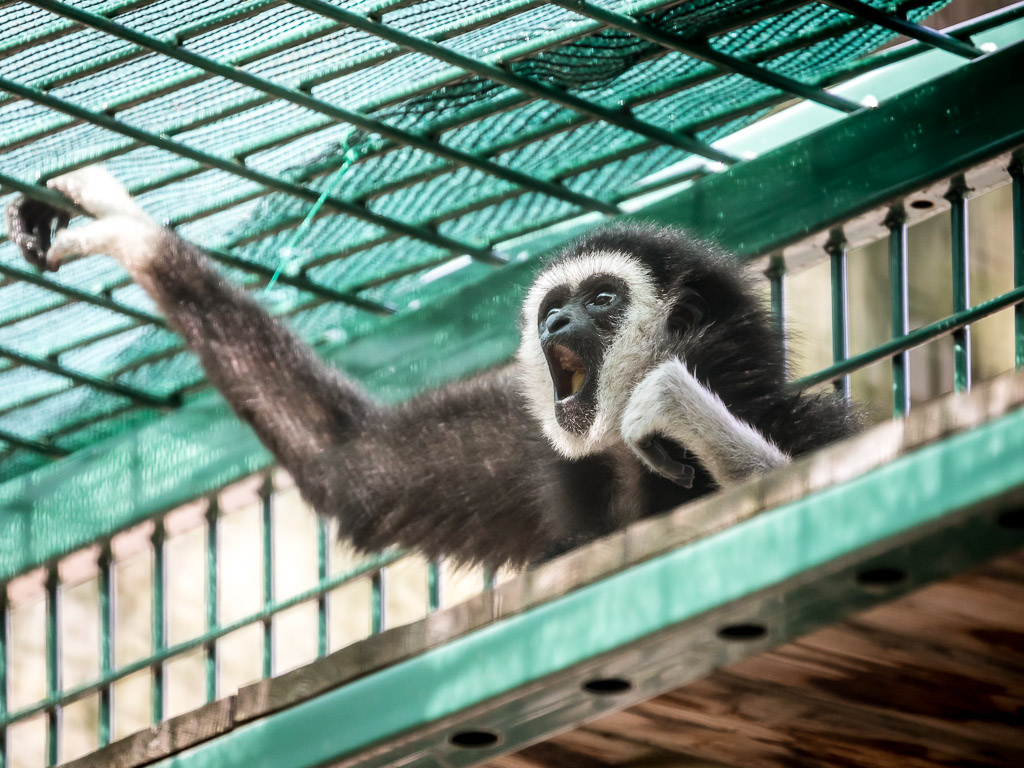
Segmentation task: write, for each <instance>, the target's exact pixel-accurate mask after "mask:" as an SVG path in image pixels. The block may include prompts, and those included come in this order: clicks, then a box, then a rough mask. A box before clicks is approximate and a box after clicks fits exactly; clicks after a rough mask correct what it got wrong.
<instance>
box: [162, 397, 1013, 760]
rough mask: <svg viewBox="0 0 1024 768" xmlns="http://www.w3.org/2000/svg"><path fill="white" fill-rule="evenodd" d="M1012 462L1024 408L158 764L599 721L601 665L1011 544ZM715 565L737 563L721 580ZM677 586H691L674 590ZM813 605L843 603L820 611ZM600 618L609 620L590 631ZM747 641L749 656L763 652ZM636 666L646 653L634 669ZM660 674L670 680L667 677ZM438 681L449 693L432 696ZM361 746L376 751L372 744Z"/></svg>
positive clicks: (401, 750)
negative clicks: (895, 567)
mask: <svg viewBox="0 0 1024 768" xmlns="http://www.w3.org/2000/svg"><path fill="white" fill-rule="evenodd" d="M1020 455H1024V410H1016V411H1012V412H1011V413H1009V414H1007V415H1006V416H1004V417H1002V418H1000V419H998V420H997V421H994V422H990V423H987V424H982V425H979V426H978V427H977V428H974V429H970V430H967V431H964V432H960V433H958V434H956V435H953V436H951V437H949V438H947V439H945V440H943V441H942V442H940V443H937V444H933V445H930V446H927V447H925V448H922V449H920V450H916V451H914V452H912V453H910V454H907V455H905V456H902V457H900V458H898V459H896V460H895V461H891V462H889V463H887V464H886V465H885V471H884V472H879V471H875V472H865V473H864V474H862V475H860V476H858V477H856V478H855V479H853V480H850V481H848V482H845V483H842V484H840V485H836V486H834V487H830V488H829V489H828V490H827V491H826V492H825V493H811V494H809V495H807V496H805V497H803V498H800V499H798V500H796V501H793V502H791V503H788V504H784V505H781V506H779V507H776V508H774V509H773V510H772V511H771V514H761V515H756V516H754V517H751V518H748V519H746V520H744V521H743V522H742V523H740V524H738V525H732V526H729V527H727V528H725V529H724V530H719V531H716V532H714V533H712V534H710V535H708V536H705V537H703V538H701V539H700V541H699V542H698V543H697V545H694V546H685V545H684V546H679V547H676V548H674V549H672V550H671V551H668V552H666V553H664V554H660V555H657V556H655V557H652V558H650V559H648V560H646V561H644V562H640V563H637V564H632V563H630V564H629V566H630V567H625V568H622V569H621V570H618V571H616V572H614V573H611V574H610V575H608V576H605V577H603V578H601V579H600V580H599V581H595V582H593V583H590V584H588V585H587V586H586V588H583V589H574V590H572V591H570V592H568V593H567V594H564V595H561V596H559V597H557V598H555V599H553V600H550V601H549V602H546V603H544V604H543V605H541V606H538V607H536V608H534V609H531V610H527V611H524V612H522V613H519V614H516V615H513V616H508V617H502V618H501V620H500V621H501V624H500V631H494V630H495V629H498V627H497V626H496V625H494V624H491V625H489V626H487V627H485V628H483V629H481V630H480V631H474V632H470V633H467V634H465V635H463V636H461V637H458V638H455V639H453V640H451V641H449V642H446V643H444V644H443V645H442V646H441V647H439V648H433V649H429V650H426V651H425V652H423V653H419V654H416V655H413V656H411V657H410V658H408V659H405V660H404V661H402V662H401V663H399V664H396V665H393V666H391V667H390V668H388V669H387V670H386V671H385V672H383V673H377V674H370V675H366V676H364V677H362V678H357V679H354V680H351V681H349V682H348V683H347V684H345V685H342V686H339V687H337V688H333V689H332V690H330V691H327V692H325V693H323V694H321V695H318V696H316V697H314V698H311V699H309V700H306V701H304V702H302V703H301V704H298V705H296V706H293V707H289V708H285V709H283V710H279V711H277V712H274V713H272V714H269V715H266V716H264V717H261V718H260V719H258V720H255V721H250V722H248V723H246V724H245V727H239V728H236V729H234V730H232V731H229V732H228V733H226V734H224V735H222V736H218V737H217V738H215V739H212V740H210V741H207V742H204V743H202V744H198V745H196V746H194V747H192V748H190V749H189V750H188V752H187V753H182V754H179V755H175V756H171V757H168V758H166V759H164V760H161V761H159V762H157V763H155V764H154V766H153V768H172V766H174V767H175V768H193V767H198V766H213V765H216V766H219V768H235V767H236V766H237V767H238V768H245V767H246V766H251V765H255V764H263V765H273V766H275V768H307V767H308V766H316V765H327V764H333V763H335V762H339V761H342V760H345V761H349V762H352V763H357V762H359V760H360V758H361V757H363V756H365V757H367V758H368V759H372V760H374V761H376V762H377V763H378V764H382V765H384V764H389V763H396V762H400V761H402V760H403V759H404V760H406V761H411V762H413V763H415V762H416V761H417V760H419V761H420V762H422V763H427V762H429V761H430V760H433V761H434V762H435V763H436V762H439V761H447V762H450V763H451V764H455V765H463V764H465V765H468V764H470V763H471V761H477V762H480V761H486V760H489V759H493V757H494V756H496V755H497V754H500V753H501V751H507V750H510V749H515V748H516V747H517V746H518V745H519V743H521V741H527V740H536V739H538V738H542V737H543V736H544V735H546V734H547V733H549V732H551V731H554V730H561V729H564V728H566V727H569V726H570V725H571V724H572V723H573V722H578V718H579V712H580V709H581V707H585V708H586V711H588V712H590V713H594V712H595V710H594V706H595V705H594V703H593V702H594V699H586V700H585V699H583V698H581V697H582V696H584V695H585V694H582V693H581V691H580V684H581V682H582V681H585V680H587V679H588V678H587V677H586V675H588V674H593V673H594V672H595V671H597V670H601V671H604V672H605V673H606V674H607V672H606V670H609V669H611V670H616V671H618V670H622V672H621V673H624V674H625V675H627V676H628V677H631V678H633V679H634V682H635V684H636V686H638V687H644V686H646V685H650V686H651V695H653V694H654V693H658V692H661V690H665V689H672V688H675V687H677V686H679V685H682V684H684V683H686V682H688V681H689V680H691V679H693V678H695V677H699V676H703V675H705V674H707V673H708V672H709V671H710V669H711V667H713V666H716V665H717V664H724V663H727V662H728V661H733V660H735V659H737V658H738V655H741V654H743V650H742V649H741V647H740V646H738V645H736V644H733V645H731V646H730V647H728V648H723V647H721V646H718V647H712V648H711V650H710V651H709V648H708V639H707V638H709V637H711V638H713V637H714V633H715V630H716V629H718V628H719V627H721V626H723V625H724V624H728V623H729V622H730V620H731V621H733V622H735V621H736V620H737V619H736V616H737V612H740V614H739V615H741V616H744V617H746V616H757V617H758V620H759V621H760V622H763V623H764V625H765V627H766V629H767V635H768V638H769V645H774V644H776V643H782V642H785V641H787V640H789V639H792V637H793V636H794V635H795V636H799V635H801V634H803V633H805V632H808V631H810V630H811V629H813V628H816V627H817V626H820V625H821V624H823V623H831V622H834V621H836V620H839V619H841V618H842V617H843V616H844V615H846V614H847V613H848V612H852V611H854V610H856V609H857V608H861V607H867V605H869V604H871V603H872V602H874V601H877V600H879V599H885V598H884V597H882V596H879V595H871V594H868V593H865V591H864V590H863V589H858V588H857V587H856V579H855V578H854V577H855V574H856V573H857V571H858V570H859V569H861V568H863V567H865V565H866V564H867V565H869V564H870V563H872V562H877V561H878V559H879V558H883V557H891V556H897V557H899V562H900V564H904V563H905V564H906V569H907V572H908V574H909V579H910V580H911V581H913V586H916V585H918V584H920V583H922V582H924V581H927V580H931V579H938V578H945V577H948V576H949V575H951V573H953V572H957V571H960V570H962V569H965V568H968V567H970V566H971V565H972V564H974V563H980V562H984V561H985V560H987V559H989V558H992V557H994V556H996V555H997V554H999V553H1001V552H1009V551H1013V550H1014V549H1016V548H1018V547H1020V546H1021V540H1022V537H1021V533H1020V531H1013V530H1012V529H1010V528H1001V527H999V526H998V525H997V524H996V522H995V518H996V514H995V513H996V512H999V511H1003V510H1006V509H1015V508H1019V500H1020V493H1021V488H1022V486H1024V462H1020V461H1018V460H1015V459H1016V457H1018V456H1020ZM797 478H799V481H800V482H801V483H802V482H806V477H805V476H803V475H798V476H797ZM680 525H681V523H680ZM780 532H782V535H780ZM752 552H756V553H758V556H757V557H753V558H752V557H751V556H750V553H752ZM904 557H906V559H905V560H904V559H903V558H904ZM723 562H743V563H744V567H743V568H737V569H733V571H732V572H730V574H729V578H728V579H722V578H720V576H721V568H722V563H723ZM687 584H696V585H698V586H696V587H693V588H689V589H687V588H685V587H683V586H681V585H687ZM826 585H827V587H828V589H827V591H828V593H829V594H842V595H844V596H845V598H846V599H843V600H827V601H822V599H821V594H822V588H823V587H824V586H826ZM844 585H845V586H844ZM886 597H888V596H886ZM824 603H827V604H828V605H832V606H834V610H835V611H836V612H835V613H832V612H829V611H826V612H824V613H823V611H822V606H823V604H824ZM797 606H801V607H802V608H798V607H797ZM788 611H798V613H789V612H788ZM599 616H604V617H609V616H610V617H615V618H614V619H611V620H606V621H603V622H602V623H601V626H600V630H601V631H595V626H594V621H595V617H599ZM621 617H628V620H622V618H621ZM719 622H721V623H719ZM695 627H699V631H695ZM721 642H728V641H721ZM681 647H682V648H684V649H685V651H684V657H685V658H687V659H695V660H698V662H697V663H698V665H699V660H706V664H707V666H704V667H700V668H698V669H693V668H691V665H690V664H680V663H679V659H680V658H681V657H680V648H681ZM552 648H558V649H559V652H558V653H552V652H551V649H552ZM746 648H747V653H754V652H759V651H761V650H763V649H764V648H765V646H764V645H760V644H751V645H747V646H746ZM637 659H648V660H651V661H650V663H649V664H648V665H646V666H645V665H644V664H639V665H638V663H637ZM599 665H600V666H599ZM670 670H672V671H674V672H675V674H678V675H680V678H676V677H672V678H669V679H666V677H665V675H666V674H668V673H669V671H670ZM617 673H619V672H617ZM684 674H685V675H687V677H685V678H684V677H682V675H684ZM656 686H658V687H660V690H654V689H655V687H656ZM439 690H441V691H444V692H445V693H446V695H445V696H443V697H439V696H438V691H439ZM534 692H535V697H534V698H529V699H527V698H526V697H529V696H531V695H533V694H534ZM642 692H646V691H642ZM642 692H638V694H639V693H642ZM395 702H402V706H396V705H395ZM625 703H626V702H625V701H623V700H622V699H619V700H617V701H616V702H615V704H609V706H617V707H620V706H622V705H623V704H625ZM339 712H344V713H346V722H345V725H346V727H344V728H339V727H337V723H338V713H339ZM531 712H536V713H538V715H537V716H536V719H534V718H533V717H532V716H531V715H530V714H528V713H531ZM457 723H458V724H461V723H466V724H470V723H471V724H472V725H471V726H470V727H474V728H476V729H479V728H485V729H489V730H495V731H496V732H497V733H498V734H499V735H504V736H507V738H506V739H505V740H504V741H502V742H501V743H500V744H499V746H497V747H496V748H494V750H490V751H488V750H477V751H476V752H475V753H474V754H472V755H470V756H467V753H466V752H461V753H460V752H458V751H456V750H455V748H452V749H451V751H444V750H446V746H445V736H446V735H447V734H450V733H451V732H452V730H453V729H455V728H458V727H459V726H458V725H456V724H457ZM371 748H372V749H373V750H374V752H373V753H372V756H371V755H370V754H368V753H367V752H365V750H368V749H371Z"/></svg>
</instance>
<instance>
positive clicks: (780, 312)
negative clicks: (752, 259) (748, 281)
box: [764, 255, 786, 334]
mask: <svg viewBox="0 0 1024 768" xmlns="http://www.w3.org/2000/svg"><path fill="white" fill-rule="evenodd" d="M764 273H765V275H766V276H767V277H768V283H769V285H770V286H771V309H772V319H773V320H775V325H776V326H778V329H779V333H782V334H785V332H786V285H785V277H786V262H785V260H784V259H783V258H782V257H781V256H779V255H775V256H772V257H771V259H769V261H768V269H766V270H765V272H764Z"/></svg>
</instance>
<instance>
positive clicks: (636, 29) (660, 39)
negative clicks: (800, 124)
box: [556, 0, 861, 112]
mask: <svg viewBox="0 0 1024 768" xmlns="http://www.w3.org/2000/svg"><path fill="white" fill-rule="evenodd" d="M556 2H557V3H558V5H561V6H562V7H563V8H568V9H570V10H573V11H576V12H577V13H580V14H582V15H584V16H589V17H590V18H592V19H597V20H598V21H601V22H604V23H605V24H608V25H609V26H611V27H613V28H615V29H621V30H623V31H625V32H629V33H631V34H634V35H636V36H637V37H639V38H642V39H644V40H649V41H650V42H652V43H657V44H658V45H661V46H664V47H665V48H667V49H668V50H670V51H678V52H680V53H685V54H686V55H687V56H692V57H693V58H695V59H700V60H702V61H706V62H708V63H709V64H714V65H715V66H716V67H718V68H720V69H721V70H723V71H725V72H735V73H736V74H739V75H742V76H743V77H748V78H750V79H751V80H756V81H757V82H759V83H763V84H764V85H767V86H770V87H772V88H778V89H779V90H781V91H785V92H786V93H788V94H790V95H791V96H794V97H799V98H803V99H808V100H810V101H814V102H817V103H819V104H822V105H823V106H826V107H831V108H832V109H838V110H839V111H840V112H856V111H857V110H859V109H861V105H860V104H858V103H857V102H855V101H850V100H849V99H844V98H843V97H842V96H837V95H835V94H833V93H829V92H828V91H826V90H824V89H823V88H816V87H812V86H808V85H807V84H805V83H802V82H800V81H799V80H796V79H795V78H792V77H788V76H787V75H782V74H779V73H778V72H773V71H772V70H770V69H766V68H765V67H760V66H758V65H757V64H755V63H753V62H750V61H747V60H745V59H741V58H739V57H738V56H733V55H732V54H729V53H724V52H722V51H718V50H715V49H714V48H713V47H712V46H711V45H709V44H708V43H706V42H702V41H698V40H693V39H687V38H685V37H683V36H682V35H678V34H674V33H672V32H663V31H662V30H660V29H658V28H657V27H653V26H651V25H650V24H647V23H645V22H643V21H640V20H638V19H635V18H633V17H632V16H628V15H626V14H624V13H619V12H618V11H614V10H610V9H608V8H605V7H604V6H601V5H597V4H596V3H592V2H589V0H556Z"/></svg>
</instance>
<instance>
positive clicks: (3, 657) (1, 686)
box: [0, 584, 7, 768]
mask: <svg viewBox="0 0 1024 768" xmlns="http://www.w3.org/2000/svg"><path fill="white" fill-rule="evenodd" d="M6 718H7V585H6V584H0V719H4V720H6ZM0 768H7V725H6V724H5V725H3V726H0Z"/></svg>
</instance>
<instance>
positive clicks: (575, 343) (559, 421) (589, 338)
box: [519, 251, 665, 458]
mask: <svg viewBox="0 0 1024 768" xmlns="http://www.w3.org/2000/svg"><path fill="white" fill-rule="evenodd" d="M664 326H665V320H664V310H663V307H662V305H661V302H660V300H659V297H658V291H657V288H656V286H655V283H654V280H653V278H652V276H651V275H650V274H649V273H648V271H647V270H646V269H645V268H644V267H643V265H642V264H640V262H639V261H637V260H636V259H635V258H633V257H630V256H628V255H626V254H624V253H620V252H608V251H595V252H590V253H582V254H579V255H577V256H573V257H571V258H569V259H565V260H562V261H560V262H558V263H556V264H554V265H553V266H551V267H549V268H548V269H546V270H545V271H544V272H542V273H541V274H540V276H539V277H538V278H537V280H536V281H535V282H534V284H533V287H532V288H531V289H530V292H529V294H528V295H527V297H526V301H525V302H524V306H523V339H522V344H521V346H520V350H519V365H520V377H521V386H522V389H523V392H524V394H525V395H526V397H527V399H528V401H529V403H530V408H531V411H532V412H533V414H534V415H535V416H536V417H537V419H538V420H539V421H540V422H541V424H542V426H543V429H544V432H545V434H546V435H547V437H548V439H549V440H550V441H551V443H552V445H554V447H555V448H556V450H558V451H559V452H560V453H562V454H563V455H564V456H566V457H569V458H578V457H581V456H586V455H588V454H591V453H595V452H597V451H601V450H604V449H606V448H608V447H609V446H610V445H612V444H613V443H614V442H616V441H618V440H619V421H620V419H621V415H622V412H623V410H624V408H625V406H626V402H627V401H628V399H629V395H630V393H631V392H632V390H633V388H634V387H635V386H636V384H637V383H638V382H639V381H640V379H641V378H642V377H643V375H644V373H646V372H647V371H648V370H650V369H651V368H652V367H653V366H654V365H655V364H656V363H657V362H658V361H659V350H660V349H661V347H662V344H661V343H660V342H661V340H662V339H663V338H664Z"/></svg>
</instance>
